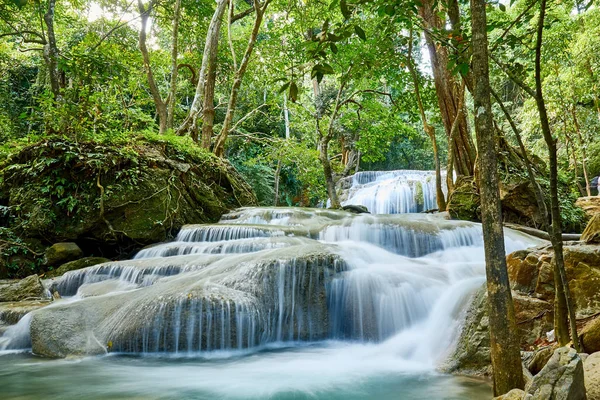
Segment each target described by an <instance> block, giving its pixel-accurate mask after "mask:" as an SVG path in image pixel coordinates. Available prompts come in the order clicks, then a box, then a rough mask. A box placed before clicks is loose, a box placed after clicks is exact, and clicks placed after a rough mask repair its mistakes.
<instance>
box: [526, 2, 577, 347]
mask: <svg viewBox="0 0 600 400" xmlns="http://www.w3.org/2000/svg"><path fill="white" fill-rule="evenodd" d="M545 15H546V0H541V3H540V14H539V21H538V27H537V38H536V48H535V102H536V105H537V109H538V113H539V115H540V125H541V128H542V133H543V136H544V141H545V142H546V146H547V147H548V158H549V161H550V215H551V216H552V226H551V230H550V232H548V233H549V234H550V238H551V242H552V247H553V249H554V262H555V265H554V268H555V269H557V272H555V277H556V278H560V279H559V280H557V281H556V282H555V285H554V286H555V287H556V288H557V290H556V291H555V292H556V296H560V294H561V293H559V292H560V290H559V289H558V288H559V286H562V289H563V291H564V301H565V304H566V308H567V311H568V319H569V324H570V327H571V340H572V341H573V347H574V348H575V350H577V352H580V346H579V337H578V336H577V321H576V319H575V309H574V307H573V302H572V300H571V293H570V290H569V282H568V280H567V273H566V271H565V262H564V256H563V242H562V222H561V215H560V203H559V201H558V158H557V150H556V139H554V137H553V136H552V131H551V130H550V124H549V123H548V113H547V111H546V104H545V101H544V95H543V92H542V73H541V58H542V39H543V32H544V19H545ZM555 301H556V302H557V303H559V302H561V301H563V300H562V299H561V298H558V297H557V300H555ZM559 311H560V310H559ZM565 317H566V316H565V315H564V314H563V315H555V318H556V319H558V321H559V322H558V323H557V322H555V326H556V325H558V324H560V323H562V322H560V321H561V320H563V321H564V320H566V318H565Z"/></svg>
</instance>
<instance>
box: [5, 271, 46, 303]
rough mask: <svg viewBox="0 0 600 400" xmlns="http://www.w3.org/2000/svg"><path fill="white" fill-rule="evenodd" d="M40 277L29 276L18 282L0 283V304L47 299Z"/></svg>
mask: <svg viewBox="0 0 600 400" xmlns="http://www.w3.org/2000/svg"><path fill="white" fill-rule="evenodd" d="M47 297H48V296H47V294H46V290H45V289H44V286H43V285H42V281H41V280H40V277H39V276H37V275H30V276H28V277H27V278H25V279H21V280H20V281H0V302H15V301H22V300H35V299H44V298H47Z"/></svg>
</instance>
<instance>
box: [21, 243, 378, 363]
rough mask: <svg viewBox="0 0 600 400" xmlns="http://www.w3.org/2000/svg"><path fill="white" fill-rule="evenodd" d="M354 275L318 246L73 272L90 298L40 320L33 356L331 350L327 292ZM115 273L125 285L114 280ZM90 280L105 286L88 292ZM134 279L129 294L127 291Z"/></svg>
mask: <svg viewBox="0 0 600 400" xmlns="http://www.w3.org/2000/svg"><path fill="white" fill-rule="evenodd" d="M194 260H196V261H194ZM194 262H196V263H200V264H194ZM156 263H159V265H161V266H162V267H160V268H162V269H161V270H160V271H158V270H157V267H156ZM190 263H191V264H190ZM207 266H210V267H209V268H207ZM183 267H185V268H186V271H187V272H183V271H182V268H183ZM119 268H120V269H119ZM344 268H345V267H344V266H343V264H340V262H339V258H338V256H337V255H335V254H332V253H331V252H330V251H329V250H327V247H326V246H324V245H323V246H321V245H320V244H318V243H311V244H310V245H306V246H297V248H296V249H294V250H293V252H292V253H291V254H290V250H288V249H277V250H273V251H272V252H263V253H261V254H257V253H252V254H244V255H239V256H236V257H235V258H233V259H232V261H229V259H224V258H223V257H222V256H220V255H210V256H208V257H206V256H202V255H201V256H192V258H190V257H188V256H183V257H169V258H166V259H148V260H132V261H127V262H121V263H112V264H108V265H106V266H102V265H100V266H94V267H89V268H87V269H84V270H79V271H71V272H69V273H68V274H66V275H64V276H63V277H62V278H59V279H60V280H65V281H68V280H70V279H74V280H73V282H75V283H77V284H79V285H82V286H80V287H79V291H80V293H81V294H82V295H83V296H84V297H85V298H84V299H82V300H80V301H77V302H72V303H65V304H56V305H55V306H53V307H50V308H46V309H42V310H39V311H37V312H35V313H33V314H32V321H31V340H32V348H33V352H34V353H36V354H40V355H44V356H47V357H67V356H70V355H75V356H77V355H91V354H102V353H103V352H105V351H108V350H110V351H122V352H158V351H169V352H174V351H187V350H190V351H198V350H200V349H201V350H217V349H223V350H225V349H233V348H247V347H254V346H258V345H262V344H265V343H268V342H272V341H276V340H292V339H293V340H322V339H325V338H327V337H328V335H329V333H330V323H331V322H330V318H329V317H330V314H329V309H328V301H327V292H326V287H327V285H328V284H329V283H330V282H331V280H332V279H333V277H334V276H335V275H336V274H337V273H340V272H341V271H342V270H343V269H344ZM109 270H112V271H117V270H118V271H119V273H120V274H122V275H118V276H115V277H114V278H113V279H107V278H109V274H108V271H109ZM90 271H91V272H90ZM85 274H88V276H89V277H90V278H91V279H92V282H93V281H94V280H95V283H91V284H90V283H83V282H84V279H80V278H81V277H83V276H85ZM173 274H174V275H173ZM149 275H152V276H153V277H154V278H153V280H151V279H150V278H151V277H150V276H149ZM119 277H121V278H122V279H115V278H119ZM102 279H106V280H102ZM127 279H130V281H129V287H124V286H121V285H122V284H124V283H127ZM98 280H100V281H98ZM134 289H135V290H134ZM282 296H283V297H282ZM370 329H376V326H373V327H367V328H366V330H369V331H367V332H365V335H366V336H368V337H371V336H373V337H375V336H376V335H375V333H373V332H371V331H370ZM350 333H352V332H350Z"/></svg>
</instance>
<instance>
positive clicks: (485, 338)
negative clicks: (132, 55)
mask: <svg viewBox="0 0 600 400" xmlns="http://www.w3.org/2000/svg"><path fill="white" fill-rule="evenodd" d="M490 357H491V356H490V334H489V318H488V315H487V292H486V287H485V285H484V286H483V287H482V288H481V289H479V290H478V291H477V293H476V294H475V295H474V296H473V299H472V300H471V305H470V306H469V309H468V310H467V315H466V318H465V323H464V325H463V328H462V331H461V334H460V336H459V339H458V342H457V344H456V348H455V350H454V352H453V353H452V354H451V355H450V357H449V358H448V359H447V360H446V362H445V363H444V365H442V368H441V369H442V370H443V371H445V372H451V373H455V374H459V375H474V376H491V374H492V365H491V358H490Z"/></svg>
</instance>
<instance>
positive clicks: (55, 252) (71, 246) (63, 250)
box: [44, 242, 83, 266]
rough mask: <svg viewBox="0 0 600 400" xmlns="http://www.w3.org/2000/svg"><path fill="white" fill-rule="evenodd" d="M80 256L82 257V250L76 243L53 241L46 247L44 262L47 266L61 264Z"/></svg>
mask: <svg viewBox="0 0 600 400" xmlns="http://www.w3.org/2000/svg"><path fill="white" fill-rule="evenodd" d="M81 257H83V251H82V250H81V249H80V248H79V246H77V243H73V242H63V243H55V244H53V245H52V246H50V247H48V249H46V254H45V256H44V264H46V265H47V266H54V265H61V264H64V263H66V262H69V261H73V260H77V259H78V258H81Z"/></svg>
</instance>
